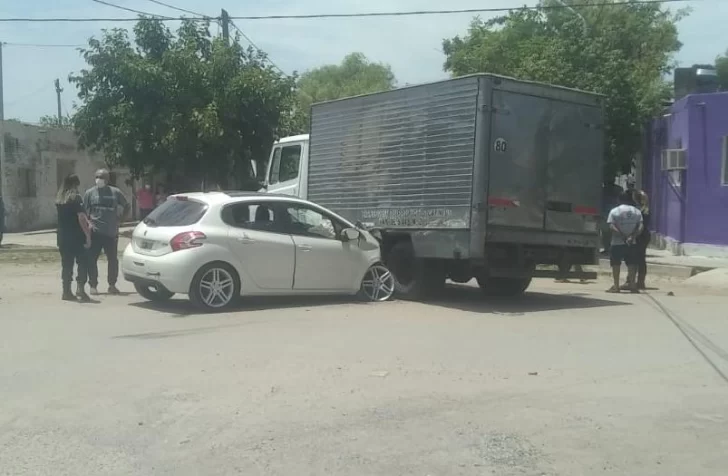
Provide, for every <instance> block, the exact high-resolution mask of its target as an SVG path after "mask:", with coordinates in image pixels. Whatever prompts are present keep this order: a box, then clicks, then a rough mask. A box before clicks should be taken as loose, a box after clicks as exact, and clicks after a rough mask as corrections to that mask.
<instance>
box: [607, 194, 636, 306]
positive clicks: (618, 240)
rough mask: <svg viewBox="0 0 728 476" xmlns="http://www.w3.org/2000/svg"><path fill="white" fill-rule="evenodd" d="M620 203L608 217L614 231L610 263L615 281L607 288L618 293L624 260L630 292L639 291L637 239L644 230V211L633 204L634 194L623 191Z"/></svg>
mask: <svg viewBox="0 0 728 476" xmlns="http://www.w3.org/2000/svg"><path fill="white" fill-rule="evenodd" d="M619 202H620V204H619V205H618V206H616V207H614V208H613V209H612V210H611V211H610V212H609V216H608V218H607V223H608V224H609V227H610V229H611V231H612V240H611V243H610V247H609V263H610V265H611V267H612V278H613V280H614V283H613V285H612V287H611V288H609V289H608V290H607V292H609V293H618V292H619V291H620V286H619V274H620V270H621V267H622V262H623V261H624V263H625V264H626V265H627V283H628V284H629V285H628V286H627V289H628V290H629V291H630V292H633V293H638V292H639V290H638V289H637V286H636V284H634V283H635V276H636V274H637V246H636V239H637V237H638V236H639V234H640V233H641V232H642V228H643V226H642V213H641V212H640V211H639V209H637V208H636V207H635V206H634V205H632V203H633V202H632V195H631V194H630V193H629V192H623V193H622V194H621V195H620V196H619Z"/></svg>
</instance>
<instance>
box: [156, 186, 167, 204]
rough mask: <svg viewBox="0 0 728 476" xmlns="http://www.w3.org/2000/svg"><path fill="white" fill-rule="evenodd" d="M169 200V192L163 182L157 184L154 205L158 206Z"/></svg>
mask: <svg viewBox="0 0 728 476" xmlns="http://www.w3.org/2000/svg"><path fill="white" fill-rule="evenodd" d="M166 200H167V193H166V191H165V189H164V185H163V184H159V185H157V195H156V196H155V197H154V205H155V207H158V206H159V205H161V204H163V203H164V202H165V201H166Z"/></svg>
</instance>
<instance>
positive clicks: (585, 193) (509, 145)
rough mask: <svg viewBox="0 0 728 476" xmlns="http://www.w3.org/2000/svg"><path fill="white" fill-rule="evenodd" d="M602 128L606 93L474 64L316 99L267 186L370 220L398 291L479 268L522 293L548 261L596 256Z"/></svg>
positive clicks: (485, 279)
mask: <svg viewBox="0 0 728 476" xmlns="http://www.w3.org/2000/svg"><path fill="white" fill-rule="evenodd" d="M603 129H604V111H603V98H602V97H601V96H600V95H597V94H593V93H588V92H583V91H577V90H573V89H568V88H563V87H558V86H553V85H547V84H540V83H534V82H528V81H520V80H516V79H513V78H507V77H502V76H497V75H492V74H478V75H472V76H466V77H462V78H456V79H450V80H445V81H441V82H436V83H431V84H424V85H418V86H411V87H405V88H401V89H396V90H392V91H386V92H381V93H375V94H368V95H364V96H357V97H352V98H347V99H341V100H337V101H331V102H325V103H320V104H314V105H313V106H312V108H311V129H310V135H300V136H294V137H287V138H283V139H281V140H280V141H278V142H277V143H276V144H275V145H274V146H273V149H272V151H271V157H270V161H269V164H268V170H267V174H266V179H265V189H266V190H267V191H268V192H275V193H283V194H291V195H296V196H299V197H302V198H306V199H308V200H311V201H314V202H316V203H319V204H321V205H323V206H325V207H328V208H330V209H332V210H334V211H335V212H337V213H339V214H341V215H342V216H345V217H347V218H349V219H350V220H352V222H355V223H358V224H359V225H360V226H362V227H366V228H368V229H370V230H375V231H376V232H377V234H378V236H380V237H381V241H382V255H383V258H384V260H385V263H386V264H387V266H388V267H389V268H390V269H391V270H392V272H393V274H394V275H395V277H396V281H397V291H398V293H399V294H400V296H405V297H412V298H416V297H423V296H427V295H429V294H431V293H432V292H434V291H437V290H438V289H439V288H440V287H442V286H443V285H444V282H445V280H446V279H450V280H452V281H455V282H459V283H462V282H467V281H470V280H471V279H473V278H476V279H477V281H478V283H479V285H480V286H481V288H482V289H483V290H484V291H485V292H486V293H487V294H490V295H511V296H512V295H518V294H520V293H522V292H523V291H524V290H525V289H526V288H527V287H528V285H529V283H530V282H531V279H532V278H533V277H536V276H541V277H549V276H552V277H555V276H557V275H559V273H558V272H557V271H556V269H555V267H552V269H551V270H549V269H545V268H548V267H547V266H540V265H560V266H562V267H569V266H571V265H576V264H582V265H583V264H594V263H596V260H597V253H598V241H599V240H598V232H597V220H598V215H599V211H600V200H601V183H602V162H603V153H604V130H603ZM322 266H325V263H322ZM568 276H569V277H585V278H594V277H596V275H595V273H574V272H572V273H569V275H568Z"/></svg>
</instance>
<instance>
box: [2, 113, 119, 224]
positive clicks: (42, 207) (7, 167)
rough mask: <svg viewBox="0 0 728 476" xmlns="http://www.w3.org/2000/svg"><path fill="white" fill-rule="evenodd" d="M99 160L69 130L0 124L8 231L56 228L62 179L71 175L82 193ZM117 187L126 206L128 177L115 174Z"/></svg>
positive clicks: (99, 165)
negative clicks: (123, 196)
mask: <svg viewBox="0 0 728 476" xmlns="http://www.w3.org/2000/svg"><path fill="white" fill-rule="evenodd" d="M101 167H104V160H103V157H102V156H101V155H99V154H93V153H92V152H91V151H88V150H80V149H79V148H78V143H77V139H76V137H75V135H74V134H73V133H72V132H70V131H65V130H59V129H49V128H43V127H38V126H33V125H29V124H23V123H20V122H16V121H2V122H0V193H2V197H3V200H4V202H5V225H6V229H7V231H28V230H38V229H43V228H52V227H54V226H55V225H56V220H57V217H56V208H55V196H56V193H57V191H58V187H59V186H60V185H61V183H62V180H63V178H64V177H65V176H66V175H68V174H69V173H76V174H77V175H78V176H79V178H80V179H81V188H82V190H85V189H86V188H88V187H91V186H92V185H93V181H94V172H95V171H96V170H97V169H99V168H101ZM114 172H115V173H116V184H117V186H118V187H119V188H120V189H121V190H122V192H124V194H125V195H126V196H127V198H128V199H129V200H130V201H131V190H130V188H129V187H128V186H127V185H126V183H125V182H126V180H127V179H128V178H129V174H128V173H127V172H126V171H123V170H115V171H114Z"/></svg>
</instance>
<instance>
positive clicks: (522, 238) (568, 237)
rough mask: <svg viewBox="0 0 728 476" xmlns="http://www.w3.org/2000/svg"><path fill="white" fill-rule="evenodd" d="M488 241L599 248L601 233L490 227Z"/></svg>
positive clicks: (486, 237) (486, 240)
mask: <svg viewBox="0 0 728 476" xmlns="http://www.w3.org/2000/svg"><path fill="white" fill-rule="evenodd" d="M485 242H486V243H518V244H522V245H537V246H554V247H573V248H597V247H598V246H599V234H598V233H597V232H594V233H565V232H556V231H544V230H528V229H523V228H507V227H500V226H499V227H493V226H491V227H489V228H488V230H487V232H486V236H485Z"/></svg>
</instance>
